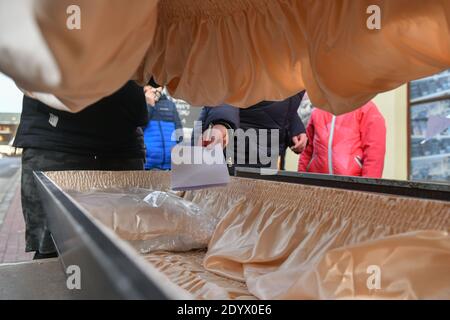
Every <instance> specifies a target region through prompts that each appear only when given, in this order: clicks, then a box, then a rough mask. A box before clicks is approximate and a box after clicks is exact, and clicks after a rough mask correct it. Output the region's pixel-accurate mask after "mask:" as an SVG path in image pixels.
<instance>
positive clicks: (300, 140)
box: [291, 133, 308, 154]
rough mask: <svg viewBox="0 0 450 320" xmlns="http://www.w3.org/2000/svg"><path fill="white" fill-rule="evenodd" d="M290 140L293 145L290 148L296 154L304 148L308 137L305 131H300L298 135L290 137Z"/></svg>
mask: <svg viewBox="0 0 450 320" xmlns="http://www.w3.org/2000/svg"><path fill="white" fill-rule="evenodd" d="M292 142H293V143H294V145H293V146H292V147H291V150H292V151H294V152H295V153H296V154H299V153H302V152H303V150H305V147H306V144H307V143H308V137H307V136H306V133H300V134H299V135H298V136H294V137H292Z"/></svg>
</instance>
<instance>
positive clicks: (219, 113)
mask: <svg viewBox="0 0 450 320" xmlns="http://www.w3.org/2000/svg"><path fill="white" fill-rule="evenodd" d="M303 95H304V91H302V92H300V93H298V94H296V95H294V96H292V97H290V98H287V99H286V100H283V101H263V102H260V103H258V104H256V105H254V106H251V107H249V108H246V109H239V108H235V107H232V106H229V105H222V106H217V107H204V108H203V109H202V112H201V114H200V118H199V121H202V129H203V131H204V130H206V129H207V128H208V127H209V125H210V124H224V125H226V126H228V127H229V128H233V129H237V128H241V129H243V130H247V129H278V130H280V131H279V133H280V135H279V138H280V139H279V150H278V152H279V154H280V155H281V156H283V155H284V153H285V152H286V148H288V147H289V146H291V145H292V137H294V136H297V135H299V134H300V133H305V131H306V130H305V126H304V125H303V123H302V121H301V119H300V117H299V116H298V113H297V110H298V107H299V105H300V102H301V101H302V98H303ZM268 140H269V142H270V136H269V139H268ZM258 143H259V141H258ZM267 148H268V154H269V155H270V154H271V152H273V151H274V150H272V147H271V146H270V144H268V146H267ZM245 150H246V151H248V150H249V148H248V146H246V149H245ZM247 156H248V155H245V158H246V160H245V161H246V162H247V160H248V159H247ZM236 160H237V159H236V158H235V163H236Z"/></svg>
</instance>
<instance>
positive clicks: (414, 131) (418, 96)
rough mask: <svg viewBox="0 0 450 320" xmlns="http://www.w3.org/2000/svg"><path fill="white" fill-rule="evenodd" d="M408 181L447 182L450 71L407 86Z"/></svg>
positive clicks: (448, 172) (448, 178)
mask: <svg viewBox="0 0 450 320" xmlns="http://www.w3.org/2000/svg"><path fill="white" fill-rule="evenodd" d="M409 106H410V107H409V133H410V137H409V154H410V160H409V161H410V163H409V178H410V180H420V181H437V182H439V181H441V182H447V183H448V182H450V129H449V127H450V70H447V71H444V72H442V73H439V74H436V75H434V76H431V77H427V78H424V79H419V80H416V81H412V82H411V83H410V85H409Z"/></svg>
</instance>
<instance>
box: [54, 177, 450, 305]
mask: <svg viewBox="0 0 450 320" xmlns="http://www.w3.org/2000/svg"><path fill="white" fill-rule="evenodd" d="M50 177H51V178H52V179H55V180H56V181H58V182H59V181H61V183H62V185H63V188H64V187H69V186H70V189H72V188H74V187H76V188H79V189H81V190H83V189H85V190H86V189H88V188H91V187H97V188H98V187H99V186H103V187H130V186H136V187H137V186H140V187H145V188H152V187H155V188H159V189H161V190H164V188H167V187H168V185H169V184H168V182H169V179H168V176H167V175H166V174H165V173H149V172H146V173H136V172H127V173H113V172H93V173H87V172H77V173H73V172H72V173H70V172H65V173H51V174H50ZM69 181H70V182H69ZM184 199H186V200H189V201H193V202H194V203H196V204H197V205H199V206H200V207H208V208H210V210H213V211H215V212H217V215H218V216H222V217H223V219H222V220H221V222H220V223H219V225H218V227H217V228H216V231H215V233H214V235H213V238H212V240H211V241H210V243H209V250H208V252H207V255H206V258H205V261H204V267H205V269H206V270H205V271H201V268H200V267H199V263H198V259H199V257H197V263H196V264H194V266H195V268H194V267H193V266H192V263H191V262H189V260H190V258H187V257H186V262H183V261H184V260H183V259H184V258H183V255H184V254H174V257H176V259H175V260H176V261H178V262H177V263H174V264H173V263H172V262H170V259H171V258H170V257H171V256H172V253H161V254H160V255H156V256H151V257H148V258H147V259H148V261H151V262H152V263H153V264H155V265H157V267H158V268H159V269H160V270H162V271H163V272H164V273H166V274H167V275H169V277H170V278H171V279H172V280H173V281H174V282H175V283H177V284H179V285H180V286H182V287H183V288H187V289H188V290H190V289H189V288H191V289H192V290H191V292H192V293H194V295H196V296H197V297H198V298H208V297H217V296H223V294H224V292H228V291H227V290H230V291H229V295H228V297H229V298H235V297H239V296H242V297H250V296H251V295H255V296H256V297H258V298H262V299H266V298H288V299H297V298H314V299H319V298H333V299H335V298H337V299H339V298H394V299H404V298H409V299H412V298H422V299H423V298H450V296H449V292H450V291H449V289H450V279H449V275H450V272H449V270H450V260H449V259H450V258H449V257H450V256H449V255H450V249H449V241H450V239H449V236H448V231H449V230H450V205H449V204H448V203H447V202H441V201H429V200H420V199H414V198H408V197H397V196H390V195H382V194H374V193H366V192H357V191H347V190H338V189H331V188H323V187H314V186H305V185H295V184H287V183H278V182H267V181H255V180H249V179H242V178H233V179H232V182H231V183H230V184H229V186H228V187H226V188H213V189H205V190H197V191H188V192H186V193H185V194H184ZM426 230H430V231H426ZM186 255H189V253H187V254H186ZM200 255H201V254H200ZM371 265H375V266H378V267H380V270H381V289H372V290H369V289H368V287H367V280H368V277H369V276H370V274H368V273H367V268H368V267H369V266H371ZM183 266H185V268H184V269H183ZM192 269H194V270H196V271H195V272H192ZM189 270H191V271H189ZM204 272H205V273H207V274H209V272H213V273H215V274H217V275H222V276H224V277H226V278H228V279H233V280H234V281H238V282H242V283H244V282H245V283H246V285H247V286H248V290H249V292H250V294H251V295H248V296H247V294H246V293H244V292H241V291H239V292H240V293H239V294H236V293H235V290H236V289H235V287H233V286H231V287H230V285H228V284H227V285H224V287H223V288H222V289H223V290H225V291H223V290H222V289H220V290H219V289H218V288H217V287H216V285H213V288H211V291H208V286H206V283H208V281H209V280H205V277H203V276H202V274H203V273H204ZM206 279H210V278H208V277H206ZM215 279H217V278H215ZM191 281H193V282H192V283H205V286H206V287H205V286H201V285H198V286H194V285H192V283H191ZM203 281H205V282H203ZM211 281H212V280H211ZM212 282H213V283H214V281H212ZM233 283H235V282H233ZM202 288H205V289H204V290H203V289H202ZM227 288H228V289H227ZM230 288H231V289H230ZM205 290H206V291H205Z"/></svg>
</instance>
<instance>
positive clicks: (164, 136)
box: [144, 85, 183, 170]
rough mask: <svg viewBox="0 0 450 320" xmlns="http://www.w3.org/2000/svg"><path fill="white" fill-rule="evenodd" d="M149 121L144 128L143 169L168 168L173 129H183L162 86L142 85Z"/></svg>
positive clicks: (172, 142)
mask: <svg viewBox="0 0 450 320" xmlns="http://www.w3.org/2000/svg"><path fill="white" fill-rule="evenodd" d="M144 92H145V99H146V101H147V106H148V114H149V119H150V120H149V122H148V125H147V126H146V127H145V129H144V141H145V145H146V147H147V155H146V162H145V169H146V170H150V169H160V170H170V168H171V151H172V148H173V147H174V146H175V144H177V143H178V142H180V141H176V140H175V139H176V135H175V130H181V129H183V127H182V125H181V120H180V116H179V115H178V111H177V107H176V105H175V103H173V102H172V101H170V100H169V98H168V97H167V95H166V94H165V93H164V91H163V89H162V87H156V88H154V87H152V86H150V85H147V86H145V87H144Z"/></svg>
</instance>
